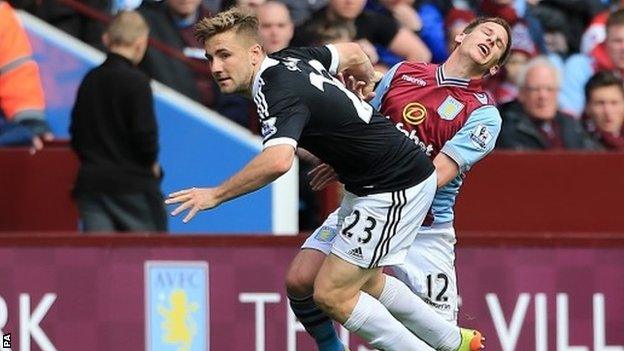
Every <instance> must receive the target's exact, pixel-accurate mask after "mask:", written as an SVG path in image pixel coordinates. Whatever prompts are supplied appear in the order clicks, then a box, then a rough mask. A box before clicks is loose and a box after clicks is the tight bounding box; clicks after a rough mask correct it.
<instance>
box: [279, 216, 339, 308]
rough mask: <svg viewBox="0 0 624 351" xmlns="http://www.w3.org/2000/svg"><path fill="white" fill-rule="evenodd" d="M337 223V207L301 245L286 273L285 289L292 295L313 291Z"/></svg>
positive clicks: (303, 295) (303, 294) (329, 248)
mask: <svg viewBox="0 0 624 351" xmlns="http://www.w3.org/2000/svg"><path fill="white" fill-rule="evenodd" d="M338 223H339V209H337V210H336V211H334V212H333V213H331V214H330V215H329V216H327V218H326V219H325V221H324V222H323V224H322V225H321V226H320V227H318V228H317V229H316V230H315V231H313V232H312V234H310V236H309V237H308V238H307V239H306V241H305V242H304V243H303V245H301V251H299V253H298V254H297V256H295V258H294V259H293V261H292V262H291V264H290V266H289V268H288V271H287V273H286V290H287V291H288V293H289V294H290V295H292V296H296V297H306V296H309V295H310V294H312V293H313V288H314V279H315V278H316V275H317V274H318V271H319V269H320V268H321V265H322V264H323V261H324V260H325V257H326V256H327V255H329V253H330V252H331V247H332V245H333V243H334V240H335V239H336V233H337V232H338V228H337V227H338V225H339V224H338Z"/></svg>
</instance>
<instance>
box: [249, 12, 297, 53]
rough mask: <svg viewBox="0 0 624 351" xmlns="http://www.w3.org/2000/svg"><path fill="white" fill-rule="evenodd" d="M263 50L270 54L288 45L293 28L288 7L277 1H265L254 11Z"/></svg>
mask: <svg viewBox="0 0 624 351" xmlns="http://www.w3.org/2000/svg"><path fill="white" fill-rule="evenodd" d="M256 16H257V17H258V22H259V25H260V35H261V36H262V41H263V46H264V50H265V51H266V52H267V54H272V53H274V52H276V51H279V50H282V49H284V48H286V47H288V45H289V44H290V40H291V39H292V37H293V34H294V31H295V26H294V24H293V22H292V21H291V19H290V13H289V12H288V7H286V5H284V4H283V3H281V2H278V1H267V2H266V3H264V4H262V5H260V6H259V7H258V8H257V9H256Z"/></svg>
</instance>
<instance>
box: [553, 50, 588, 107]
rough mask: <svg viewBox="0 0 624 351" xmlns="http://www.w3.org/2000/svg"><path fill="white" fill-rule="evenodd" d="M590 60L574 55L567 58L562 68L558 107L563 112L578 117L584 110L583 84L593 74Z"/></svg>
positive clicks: (581, 55)
mask: <svg viewBox="0 0 624 351" xmlns="http://www.w3.org/2000/svg"><path fill="white" fill-rule="evenodd" d="M592 66H593V65H592V60H591V58H589V57H588V56H586V55H583V54H576V55H573V56H571V57H570V58H568V60H567V61H566V63H565V66H564V68H563V77H562V80H563V81H562V82H561V83H562V84H561V91H560V92H559V106H560V107H561V109H562V110H563V111H565V112H568V113H570V114H573V115H574V116H580V115H581V113H583V109H584V108H585V84H586V83H587V81H588V80H589V78H590V77H591V76H592V74H594V69H593V67H592Z"/></svg>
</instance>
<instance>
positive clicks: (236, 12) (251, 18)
mask: <svg viewBox="0 0 624 351" xmlns="http://www.w3.org/2000/svg"><path fill="white" fill-rule="evenodd" d="M230 30H236V34H243V35H245V36H247V37H248V38H249V39H251V40H252V41H254V42H255V43H257V44H262V39H261V38H260V33H259V31H258V17H256V15H255V14H254V13H253V12H252V11H251V10H248V9H244V8H241V7H232V8H231V9H229V10H227V11H224V12H219V13H218V14H216V15H215V16H213V17H210V18H204V19H202V20H201V21H199V23H197V24H196V25H195V38H197V40H198V41H199V42H200V43H202V44H203V43H205V42H206V41H207V40H209V39H210V38H212V37H213V36H215V35H217V34H221V33H224V32H227V31H230Z"/></svg>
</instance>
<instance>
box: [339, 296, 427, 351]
mask: <svg viewBox="0 0 624 351" xmlns="http://www.w3.org/2000/svg"><path fill="white" fill-rule="evenodd" d="M344 326H345V328H347V329H348V330H349V331H350V332H353V333H355V334H357V335H359V336H361V337H362V338H364V339H365V340H366V341H368V342H369V343H370V344H371V345H372V346H374V347H375V348H377V349H381V350H385V351H434V350H433V349H432V348H431V347H430V346H429V345H427V344H425V343H424V342H423V341H422V340H420V339H418V338H417V337H416V336H415V335H414V334H412V332H410V331H409V330H407V329H406V328H405V326H403V325H402V324H401V323H400V322H399V321H397V320H396V319H395V318H394V317H392V315H391V314H390V312H388V310H386V309H385V308H384V307H383V306H382V305H381V303H379V301H377V300H376V299H375V298H374V297H372V296H370V295H368V294H367V293H365V292H360V296H359V298H358V302H357V303H356V304H355V308H354V309H353V312H351V316H350V317H349V319H347V321H346V322H345V324H344Z"/></svg>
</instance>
